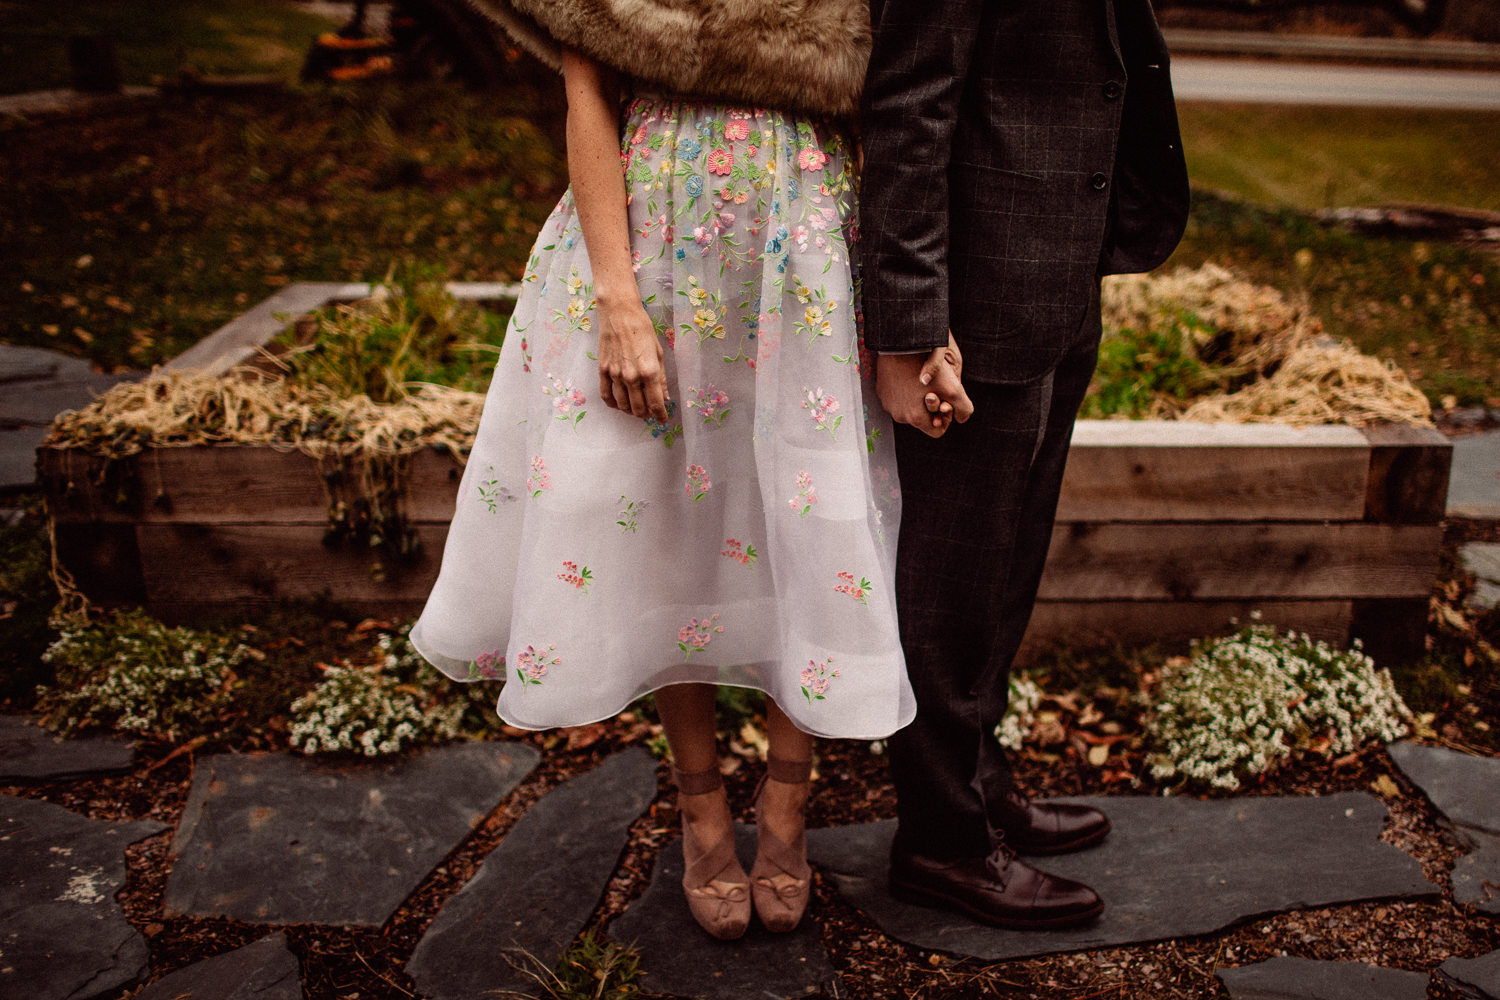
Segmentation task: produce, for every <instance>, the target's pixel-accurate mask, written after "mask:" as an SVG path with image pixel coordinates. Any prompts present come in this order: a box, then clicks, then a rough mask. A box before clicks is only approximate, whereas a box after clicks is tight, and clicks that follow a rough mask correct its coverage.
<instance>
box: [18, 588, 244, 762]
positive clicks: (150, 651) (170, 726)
mask: <svg viewBox="0 0 1500 1000" xmlns="http://www.w3.org/2000/svg"><path fill="white" fill-rule="evenodd" d="M59 624H60V627H61V634H60V635H59V636H58V638H57V640H56V641H55V642H53V643H52V645H51V646H50V647H48V649H47V651H46V652H45V653H43V654H42V660H43V661H44V662H45V663H47V664H49V665H51V667H52V668H53V669H54V670H55V671H56V680H55V681H54V682H53V683H52V684H49V685H43V686H42V687H40V688H38V689H37V695H38V699H37V707H38V708H39V709H40V710H41V711H42V713H43V714H44V716H45V718H46V719H47V721H48V723H49V724H50V725H51V726H52V728H53V729H56V730H57V731H59V732H61V733H64V734H71V733H74V732H77V731H78V730H80V729H84V728H90V727H96V728H111V727H112V728H115V729H121V730H124V731H125V732H128V733H135V734H137V735H141V736H153V737H158V738H160V739H164V740H167V741H172V742H175V741H176V740H178V739H181V738H183V737H186V736H196V735H200V734H203V733H206V732H209V731H211V730H212V728H213V727H214V725H215V724H216V722H217V716H218V714H219V713H220V712H221V711H222V710H223V709H224V708H226V707H227V706H228V705H229V703H230V701H231V700H232V698H233V693H234V686H235V684H236V682H237V681H238V677H237V676H236V674H235V668H236V667H238V666H240V665H241V664H242V663H244V662H245V661H246V660H248V659H250V658H252V657H256V656H262V655H263V654H261V653H259V652H258V651H255V650H252V649H250V648H248V647H246V646H244V645H242V644H240V643H237V642H234V641H233V640H232V639H230V638H228V637H225V636H222V635H215V634H212V633H207V632H201V631H197V630H194V629H187V628H167V627H166V626H165V625H163V624H161V623H160V622H158V621H156V620H155V619H153V618H150V617H148V616H147V615H146V614H144V613H143V612H140V611H132V612H122V613H119V614H116V615H113V616H107V617H105V618H103V619H100V620H97V621H94V622H89V623H65V622H64V623H59Z"/></svg>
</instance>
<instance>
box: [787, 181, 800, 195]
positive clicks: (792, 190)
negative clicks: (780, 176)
mask: <svg viewBox="0 0 1500 1000" xmlns="http://www.w3.org/2000/svg"><path fill="white" fill-rule="evenodd" d="M801 191H802V185H801V184H799V183H798V182H797V178H795V177H793V178H791V179H790V180H788V181H787V184H786V196H787V197H788V198H796V197H797V195H798V194H799V193H800V192H801Z"/></svg>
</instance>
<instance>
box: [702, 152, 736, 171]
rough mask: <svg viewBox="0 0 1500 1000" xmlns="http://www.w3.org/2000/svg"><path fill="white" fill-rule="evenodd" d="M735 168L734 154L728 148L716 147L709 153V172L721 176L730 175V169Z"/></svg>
mask: <svg viewBox="0 0 1500 1000" xmlns="http://www.w3.org/2000/svg"><path fill="white" fill-rule="evenodd" d="M733 169H734V154H733V153H732V152H730V151H729V150H727V149H715V150H712V151H711V152H710V153H709V154H708V171H709V173H713V174H718V175H719V176H720V177H725V176H728V174H729V171H731V170H733Z"/></svg>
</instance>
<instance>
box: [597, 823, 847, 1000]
mask: <svg viewBox="0 0 1500 1000" xmlns="http://www.w3.org/2000/svg"><path fill="white" fill-rule="evenodd" d="M809 839H811V831H809ZM734 840H735V844H734V846H735V851H736V853H738V854H739V857H740V863H741V864H742V865H744V866H745V870H746V871H749V870H750V867H751V865H752V864H754V862H755V827H753V826H746V825H743V824H735V838H734ZM682 872H683V863H682V841H681V839H678V840H674V841H672V842H671V843H670V844H668V845H667V846H666V847H664V848H662V851H661V854H659V855H658V856H657V859H656V867H655V868H654V869H653V870H652V872H651V884H650V885H649V886H647V888H646V892H645V893H644V894H643V895H642V896H641V898H639V899H637V900H636V901H635V902H634V903H632V904H631V905H630V909H628V910H626V911H625V913H624V915H622V916H620V917H618V918H617V919H616V920H615V921H614V922H613V923H611V924H610V925H609V936H610V938H612V939H613V940H615V941H617V942H619V943H621V944H634V945H635V947H636V948H637V949H639V952H640V957H641V968H642V969H643V970H644V971H645V972H646V975H645V976H644V977H643V978H642V981H641V983H642V988H643V989H645V990H648V991H650V992H652V993H668V994H671V995H673V996H680V997H694V998H698V1000H748V998H755V1000H762V998H771V1000H780V998H784V997H800V996H806V995H807V994H809V993H817V992H819V991H820V990H823V991H827V992H828V993H829V994H830V995H831V996H844V995H846V994H844V993H843V992H842V990H841V989H840V987H839V985H838V973H837V972H835V971H834V968H833V964H832V963H831V962H829V960H828V954H827V952H825V951H824V950H823V944H822V942H821V941H820V940H819V939H818V932H817V929H816V927H814V926H813V922H812V921H811V920H804V921H803V922H802V925H801V926H800V927H798V928H797V929H796V930H795V931H792V932H791V933H790V934H772V933H771V932H770V931H768V930H766V929H765V928H763V927H762V926H761V925H760V922H759V921H758V920H755V921H752V922H751V924H750V930H749V931H748V932H746V934H745V936H744V937H743V938H741V939H740V940H738V941H718V940H715V939H714V938H711V937H709V936H708V935H707V934H705V933H703V930H702V928H700V927H699V926H698V925H697V923H696V922H694V920H693V916H692V914H691V913H689V912H688V908H687V903H686V902H684V900H683V898H682Z"/></svg>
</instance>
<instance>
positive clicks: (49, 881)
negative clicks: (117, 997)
mask: <svg viewBox="0 0 1500 1000" xmlns="http://www.w3.org/2000/svg"><path fill="white" fill-rule="evenodd" d="M166 829H167V827H166V826H165V825H163V824H161V823H152V822H139V823H102V822H98V821H96V820H91V819H87V818H85V817H83V816H80V815H78V814H77V813H75V812H72V811H70V810H67V809H64V808H62V807H61V806H55V805H52V804H51V803H50V802H39V801H36V800H34V799H23V798H17V797H15V796H10V795H6V796H0V872H3V873H4V876H3V878H0V996H6V997H25V998H26V1000H92V998H94V997H98V996H101V995H103V994H106V993H110V992H112V991H114V990H118V989H119V988H120V987H122V986H128V985H130V984H132V983H135V982H138V981H139V980H140V978H141V976H143V975H144V974H145V972H146V970H147V966H148V962H149V958H150V956H149V953H148V951H147V948H146V939H145V938H143V937H142V936H141V934H140V932H139V931H137V930H136V929H135V928H134V927H132V926H130V924H129V923H127V922H126V920H125V913H124V911H123V910H122V909H121V908H120V904H119V903H118V902H116V901H115V893H117V892H119V890H120V887H121V886H123V885H124V884H125V848H126V847H127V846H128V845H130V844H133V843H135V842H136V841H138V840H142V839H144V838H146V837H150V836H152V835H154V834H157V833H161V832H162V831H163V830H166Z"/></svg>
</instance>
